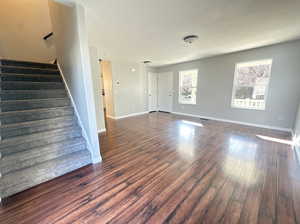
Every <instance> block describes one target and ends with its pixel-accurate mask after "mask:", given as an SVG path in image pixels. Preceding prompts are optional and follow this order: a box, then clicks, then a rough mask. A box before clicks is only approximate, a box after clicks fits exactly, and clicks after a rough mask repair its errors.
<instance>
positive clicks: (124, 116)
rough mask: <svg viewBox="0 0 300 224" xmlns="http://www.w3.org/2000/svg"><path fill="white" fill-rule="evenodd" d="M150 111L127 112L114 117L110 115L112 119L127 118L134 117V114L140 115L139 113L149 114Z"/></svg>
mask: <svg viewBox="0 0 300 224" xmlns="http://www.w3.org/2000/svg"><path fill="white" fill-rule="evenodd" d="M147 113H149V112H148V111H144V112H139V113H132V114H127V115H123V116H118V117H112V116H108V115H107V117H109V118H111V119H115V120H119V119H123V118H127V117H134V116H139V115H143V114H147Z"/></svg>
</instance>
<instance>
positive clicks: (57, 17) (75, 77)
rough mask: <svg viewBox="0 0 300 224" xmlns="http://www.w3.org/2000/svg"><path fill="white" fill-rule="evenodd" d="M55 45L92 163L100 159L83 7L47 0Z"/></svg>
mask: <svg viewBox="0 0 300 224" xmlns="http://www.w3.org/2000/svg"><path fill="white" fill-rule="evenodd" d="M49 8H50V15H51V22H52V26H53V31H54V32H55V46H56V51H57V58H58V62H59V65H60V68H61V70H62V72H63V76H64V79H65V81H66V85H67V86H68V89H69V91H70V94H71V96H72V98H73V100H74V104H75V108H76V109H77V112H78V117H79V119H80V123H81V126H82V128H83V130H84V136H85V138H86V140H87V142H88V148H89V150H90V152H91V155H92V159H93V162H94V163H96V162H100V161H101V156H100V150H99V141H98V133H97V125H96V122H95V121H96V106H95V105H96V104H95V99H94V86H93V83H92V72H91V64H90V52H89V47H88V38H87V32H86V30H85V17H84V16H85V14H84V9H83V8H82V7H80V6H79V5H75V4H72V5H65V4H62V3H58V2H54V1H52V0H49Z"/></svg>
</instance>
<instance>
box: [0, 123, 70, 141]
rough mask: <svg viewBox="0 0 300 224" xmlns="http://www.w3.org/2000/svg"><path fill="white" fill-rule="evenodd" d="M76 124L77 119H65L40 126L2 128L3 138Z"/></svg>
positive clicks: (0, 130)
mask: <svg viewBox="0 0 300 224" xmlns="http://www.w3.org/2000/svg"><path fill="white" fill-rule="evenodd" d="M74 124H75V120H74V119H72V120H64V121H60V122H57V123H50V122H49V123H45V124H43V125H40V126H32V127H19V128H1V129H0V132H1V138H2V140H5V139H8V138H13V137H17V136H22V135H29V134H34V133H38V132H42V131H48V130H53V129H57V128H63V127H68V126H72V125H74Z"/></svg>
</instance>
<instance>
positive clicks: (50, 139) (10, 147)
mask: <svg viewBox="0 0 300 224" xmlns="http://www.w3.org/2000/svg"><path fill="white" fill-rule="evenodd" d="M67 130H69V131H62V132H56V133H55V134H52V135H50V134H48V135H47V136H45V137H44V136H42V134H38V135H35V136H28V137H27V138H26V139H24V140H18V141H14V142H11V143H9V144H5V145H2V146H1V148H0V152H1V153H2V154H3V156H5V155H10V154H13V153H17V152H22V151H25V150H28V149H32V148H36V147H43V146H45V145H48V144H52V143H55V142H60V141H67V140H70V139H72V138H77V137H81V135H82V134H81V130H80V128H79V127H78V126H77V127H76V126H74V127H73V128H72V127H71V128H70V129H67Z"/></svg>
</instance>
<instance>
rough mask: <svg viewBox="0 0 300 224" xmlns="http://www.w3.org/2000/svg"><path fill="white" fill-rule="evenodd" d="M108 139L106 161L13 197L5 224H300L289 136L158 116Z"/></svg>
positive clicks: (298, 172) (122, 127)
mask: <svg viewBox="0 0 300 224" xmlns="http://www.w3.org/2000/svg"><path fill="white" fill-rule="evenodd" d="M191 122H195V123H191ZM100 139H101V140H100V141H101V151H102V155H103V158H104V161H103V163H101V164H99V165H95V166H87V167H84V168H82V169H80V170H77V171H75V172H72V173H70V174H67V175H65V176H62V177H59V178H57V179H55V180H52V181H50V182H47V183H44V184H42V185H39V186H37V187H35V188H32V189H30V190H27V191H25V192H22V193H20V194H18V195H16V196H14V197H11V198H9V199H8V202H7V205H6V206H4V207H2V208H0V223H1V224H2V223H3V224H8V223H13V224H19V223H30V224H32V223H47V224H49V223H101V224H102V223H155V224H158V223H282V224H288V223H300V168H299V166H298V165H297V161H296V159H295V155H294V152H293V149H292V147H291V146H290V145H289V144H288V143H289V142H288V140H289V136H288V134H286V133H282V132H278V131H271V130H266V129H259V128H253V127H246V126H240V125H234V124H230V123H223V122H216V121H204V120H200V119H197V118H188V117H182V116H175V115H170V114H165V113H151V114H149V115H142V116H137V117H132V118H126V119H121V120H117V121H114V120H108V131H107V133H106V134H103V135H101V137H100ZM283 140H285V141H283Z"/></svg>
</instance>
